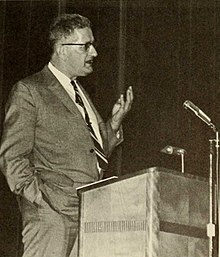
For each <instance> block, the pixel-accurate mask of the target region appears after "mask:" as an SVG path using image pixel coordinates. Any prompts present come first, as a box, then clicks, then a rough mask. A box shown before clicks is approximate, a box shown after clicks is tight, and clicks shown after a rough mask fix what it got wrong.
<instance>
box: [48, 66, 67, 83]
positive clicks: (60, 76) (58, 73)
mask: <svg viewBox="0 0 220 257" xmlns="http://www.w3.org/2000/svg"><path fill="white" fill-rule="evenodd" d="M48 68H49V69H50V70H51V72H52V73H53V74H54V76H55V77H56V78H57V79H58V80H59V81H62V82H64V83H66V84H67V83H70V82H71V79H70V78H68V77H67V76H66V75H65V74H64V73H62V72H61V71H59V70H58V69H57V68H56V67H54V66H53V64H52V63H51V62H49V63H48Z"/></svg>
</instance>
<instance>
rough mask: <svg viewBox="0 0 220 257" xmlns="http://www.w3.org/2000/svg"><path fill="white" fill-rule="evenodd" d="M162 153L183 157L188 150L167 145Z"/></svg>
mask: <svg viewBox="0 0 220 257" xmlns="http://www.w3.org/2000/svg"><path fill="white" fill-rule="evenodd" d="M161 152H162V153H166V154H173V155H181V154H185V153H186V150H185V149H183V148H179V147H174V146H171V145H167V146H165V147H164V148H163V149H162V150H161Z"/></svg>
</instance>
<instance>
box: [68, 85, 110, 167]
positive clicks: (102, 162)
mask: <svg viewBox="0 0 220 257" xmlns="http://www.w3.org/2000/svg"><path fill="white" fill-rule="evenodd" d="M71 84H72V86H73V88H74V90H75V98H76V103H77V104H79V105H80V106H81V107H82V108H83V110H84V114H85V122H86V125H87V127H88V129H89V132H90V136H91V138H92V140H93V143H94V146H95V148H94V150H95V153H96V156H97V159H98V163H99V166H100V168H101V169H103V170H106V169H107V165H108V160H107V157H106V155H105V153H104V151H103V149H102V147H101V145H100V144H99V141H98V139H97V137H96V135H95V132H94V130H93V128H92V124H91V122H90V119H89V114H88V112H87V110H86V107H85V105H84V103H83V100H82V98H81V96H80V93H79V90H78V88H77V86H76V84H75V82H74V81H71Z"/></svg>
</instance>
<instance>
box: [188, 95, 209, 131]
mask: <svg viewBox="0 0 220 257" xmlns="http://www.w3.org/2000/svg"><path fill="white" fill-rule="evenodd" d="M183 106H184V108H185V109H189V110H191V111H193V112H194V114H195V115H196V116H197V117H198V118H200V119H201V120H202V121H204V122H205V123H206V124H208V125H209V126H212V125H213V124H212V121H211V119H210V118H209V116H207V115H206V114H205V113H204V112H203V111H202V110H201V109H199V107H197V106H196V105H195V104H193V103H192V102H190V101H189V100H186V101H185V102H184V103H183Z"/></svg>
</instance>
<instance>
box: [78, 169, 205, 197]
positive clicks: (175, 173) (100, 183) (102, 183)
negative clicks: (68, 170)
mask: <svg viewBox="0 0 220 257" xmlns="http://www.w3.org/2000/svg"><path fill="white" fill-rule="evenodd" d="M149 173H162V174H170V175H173V176H179V177H183V178H189V179H194V180H199V181H205V182H208V179H207V178H204V177H199V176H195V175H192V174H189V173H181V172H178V171H175V170H171V169H167V168H163V167H150V168H146V169H143V170H140V171H137V172H134V173H129V174H126V175H123V176H121V177H120V178H119V177H116V176H113V177H110V178H107V179H104V180H99V181H96V182H94V183H90V184H87V185H84V186H81V187H78V188H77V191H78V194H81V193H83V192H85V191H88V190H92V189H94V188H98V187H102V186H105V185H108V184H112V183H115V182H118V181H121V180H125V179H129V178H132V177H135V176H140V175H142V174H149Z"/></svg>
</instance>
